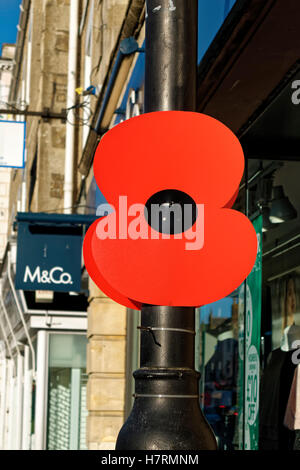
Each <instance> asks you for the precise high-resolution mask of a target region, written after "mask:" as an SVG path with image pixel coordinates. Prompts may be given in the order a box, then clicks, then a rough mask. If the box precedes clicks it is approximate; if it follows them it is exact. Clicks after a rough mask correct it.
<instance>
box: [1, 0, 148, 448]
mask: <svg viewBox="0 0 300 470" xmlns="http://www.w3.org/2000/svg"><path fill="white" fill-rule="evenodd" d="M74 3H75V2H73V0H31V1H30V0H23V2H22V8H21V13H20V19H19V28H18V29H19V33H18V38H17V44H16V52H15V56H14V61H15V65H14V68H13V71H12V82H11V86H10V93H9V97H8V101H9V103H10V105H13V106H14V107H15V108H18V109H20V110H26V109H27V110H30V111H35V112H38V113H40V115H39V116H31V115H28V116H26V127H27V131H26V164H25V168H24V169H23V170H22V169H19V170H16V169H12V170H10V172H11V178H10V188H9V206H8V211H7V212H8V214H9V219H8V226H7V230H8V233H9V239H13V238H14V237H15V236H16V232H14V227H13V221H14V219H15V216H16V213H17V212H18V211H23V212H46V213H52V212H53V213H64V212H65V211H68V212H69V213H70V212H72V213H75V214H76V213H77V214H81V213H95V209H96V200H95V199H93V198H92V199H91V194H92V193H93V191H94V189H93V188H94V185H95V183H94V180H93V171H92V165H91V164H92V158H93V154H94V151H95V148H96V145H97V143H98V141H99V139H100V138H101V135H100V136H99V134H101V132H100V133H98V134H97V133H96V132H95V131H94V130H93V129H94V127H95V122H96V121H97V119H98V115H99V111H100V110H101V107H102V106H103V103H104V101H105V100H106V110H105V115H104V118H105V120H104V121H103V123H101V129H102V130H103V129H104V128H105V129H108V128H109V127H111V126H113V125H114V118H115V116H116V115H115V111H116V109H117V107H118V106H119V105H120V100H121V98H122V95H123V93H124V90H125V88H126V86H127V84H128V80H129V77H130V73H131V71H132V70H133V67H134V65H135V62H136V59H137V55H135V54H131V55H129V56H126V57H124V58H123V60H122V64H121V67H120V69H119V70H118V71H117V76H116V78H115V81H114V86H113V87H112V91H111V94H109V96H108V100H107V96H106V95H107V92H108V91H109V86H110V80H111V77H112V71H113V68H114V65H115V63H116V58H117V55H118V52H119V49H120V44H121V41H122V40H123V39H124V38H127V37H130V36H133V37H134V38H135V39H136V40H137V42H138V44H139V46H142V44H143V41H144V34H145V33H144V20H145V6H144V1H143V0H78V25H77V26H78V28H77V31H78V34H77V65H76V89H75V90H71V93H73V94H74V102H75V105H74V108H73V110H68V109H67V110H66V107H67V94H68V93H70V89H68V55H69V52H68V51H69V18H70V9H71V8H73V6H74ZM90 87H92V90H93V93H92V94H88V93H87V92H86V90H87V89H89V88H90ZM47 113H50V115H51V114H52V115H53V114H54V113H56V114H60V115H61V116H62V118H60V119H59V118H53V117H51V116H49V118H47V116H46V114H47ZM64 115H66V116H67V119H63V116H64ZM16 119H19V120H22V119H24V117H23V116H17V118H16ZM70 123H71V125H72V126H73V127H74V147H73V149H72V150H73V163H74V175H73V203H72V208H71V210H70V208H66V207H64V188H65V187H64V183H65V152H66V126H67V125H70ZM102 135H103V132H102ZM1 175H2V173H1V174H0V178H1ZM91 201H92V202H91ZM0 248H1V247H0ZM88 302H89V307H88V326H87V332H86V333H87V338H88V346H87V364H86V372H87V374H88V384H87V405H86V406H87V410H88V417H87V428H86V444H87V448H89V449H112V448H114V446H115V441H116V437H117V434H118V431H119V429H120V428H121V426H122V423H123V421H124V416H125V415H124V409H125V398H126V394H125V389H126V384H125V382H126V334H127V318H128V314H127V312H126V308H125V307H122V306H120V305H117V304H116V303H114V302H113V301H111V300H110V299H108V298H107V297H106V296H105V295H104V294H103V293H102V292H101V291H100V290H99V289H98V288H97V287H96V286H95V284H94V283H93V282H92V281H91V280H90V281H89V298H88ZM127 375H128V374H127Z"/></svg>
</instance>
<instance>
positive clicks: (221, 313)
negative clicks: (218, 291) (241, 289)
mask: <svg viewBox="0 0 300 470" xmlns="http://www.w3.org/2000/svg"><path fill="white" fill-rule="evenodd" d="M199 310H200V312H199V313H200V332H201V333H200V334H201V338H200V363H201V369H200V370H201V372H202V374H201V375H202V377H201V388H200V389H201V391H202V394H201V404H202V408H203V410H204V413H205V416H206V418H207V420H208V422H209V423H210V425H211V426H212V428H213V430H214V432H215V434H216V436H217V439H218V445H219V448H220V449H237V448H238V445H239V439H238V403H237V396H238V393H237V392H238V332H239V327H238V294H237V293H234V294H233V295H232V296H230V297H226V298H224V299H222V300H219V301H218V302H215V303H213V304H210V305H206V306H204V307H201V308H200V309H199Z"/></svg>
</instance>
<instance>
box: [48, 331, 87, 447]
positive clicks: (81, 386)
mask: <svg viewBox="0 0 300 470" xmlns="http://www.w3.org/2000/svg"><path fill="white" fill-rule="evenodd" d="M86 344H87V339H86V337H85V336H83V335H74V334H51V335H50V340H49V378H48V423H47V449H48V450H69V449H71V450H84V449H86V417H87V408H86V385H87V375H86V369H85V367H86V366H85V364H86Z"/></svg>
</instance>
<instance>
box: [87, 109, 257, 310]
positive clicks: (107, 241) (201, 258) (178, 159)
mask: <svg viewBox="0 0 300 470" xmlns="http://www.w3.org/2000/svg"><path fill="white" fill-rule="evenodd" d="M243 170H244V156H243V151H242V148H241V145H240V143H239V141H238V139H237V138H236V137H235V135H234V134H233V133H232V132H231V131H230V130H229V129H228V128H227V127H226V126H224V125H223V124H222V123H220V122H219V121H217V120H215V119H213V118H211V117H209V116H206V115H204V114H199V113H190V112H180V111H164V112H156V113H148V114H144V115H141V116H137V117H134V118H132V119H129V120H127V121H125V122H123V123H121V124H119V125H117V126H116V127H114V128H113V129H111V130H110V131H109V132H107V133H106V134H105V136H104V137H103V138H102V140H101V142H100V143H99V145H98V148H97V151H96V154H95V159H94V174H95V178H96V182H97V184H98V186H99V188H100V189H101V192H102V193H103V195H104V196H105V198H106V200H107V201H108V202H109V204H110V205H111V210H112V212H111V213H110V214H109V215H106V216H104V215H105V213H106V211H107V210H108V207H100V208H99V211H98V214H99V215H100V216H103V217H101V219H99V220H97V221H96V222H94V224H93V225H92V226H91V227H90V228H89V230H88V232H87V234H86V237H85V240H84V247H83V248H84V260H85V264H86V268H87V270H88V273H89V275H90V276H91V278H92V279H93V280H94V282H95V283H96V284H97V285H98V287H99V288H100V289H101V290H102V291H103V292H104V293H105V294H107V295H108V296H109V297H111V298H112V299H113V300H115V301H116V302H118V303H120V304H122V305H125V306H128V307H131V308H137V309H138V308H140V307H141V304H142V303H145V304H153V305H170V306H171V305H173V306H200V305H204V304H207V303H210V302H214V301H216V300H218V299H221V298H223V297H224V296H226V295H228V294H229V293H231V292H232V291H233V290H234V289H235V288H237V287H238V286H239V285H240V284H241V283H242V282H243V280H244V279H245V278H246V276H247V275H248V274H249V273H250V271H251V269H252V267H253V265H254V262H255V258H256V252H257V239H256V233H255V230H254V228H253V226H252V224H251V222H250V221H249V220H248V219H247V217H245V216H244V215H243V214H242V213H240V212H237V211H234V210H232V209H230V207H231V206H232V205H233V203H234V201H235V198H236V196H237V194H238V187H239V184H240V181H241V178H242V175H243ZM150 202H151V203H150ZM155 203H156V206H155ZM154 206H155V210H154V212H153V213H152V212H151V211H152V208H153V207H154ZM173 209H174V210H173ZM175 209H176V211H175ZM177 209H178V211H177ZM180 209H181V210H182V211H181V214H180ZM147 210H148V211H147ZM168 211H169V212H170V213H171V216H170V220H167V219H168V213H169V212H168ZM150 212H151V217H150V215H149V214H150ZM180 216H181V217H182V220H181V222H179V225H178V224H177V228H175V229H174V227H175V225H176V223H177V222H178V220H179V218H180ZM157 217H158V218H157ZM154 219H155V220H156V223H155V221H154ZM170 221H171V224H173V225H174V224H175V225H174V227H173V228H171V229H170V230H165V229H164V226H165V225H164V224H167V223H168V222H170ZM180 223H182V225H180ZM166 226H167V225H166ZM181 226H182V230H178V227H181Z"/></svg>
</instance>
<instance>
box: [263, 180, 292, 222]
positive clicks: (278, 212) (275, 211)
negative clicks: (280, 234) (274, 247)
mask: <svg viewBox="0 0 300 470" xmlns="http://www.w3.org/2000/svg"><path fill="white" fill-rule="evenodd" d="M269 217H270V221H271V222H272V223H273V224H280V223H282V222H285V221H287V220H291V219H295V218H296V217H297V211H296V209H295V208H294V206H293V205H292V203H291V202H290V200H289V198H288V197H287V196H285V194H284V191H283V187H282V186H275V187H274V188H273V200H272V202H271V210H270V216H269Z"/></svg>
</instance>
